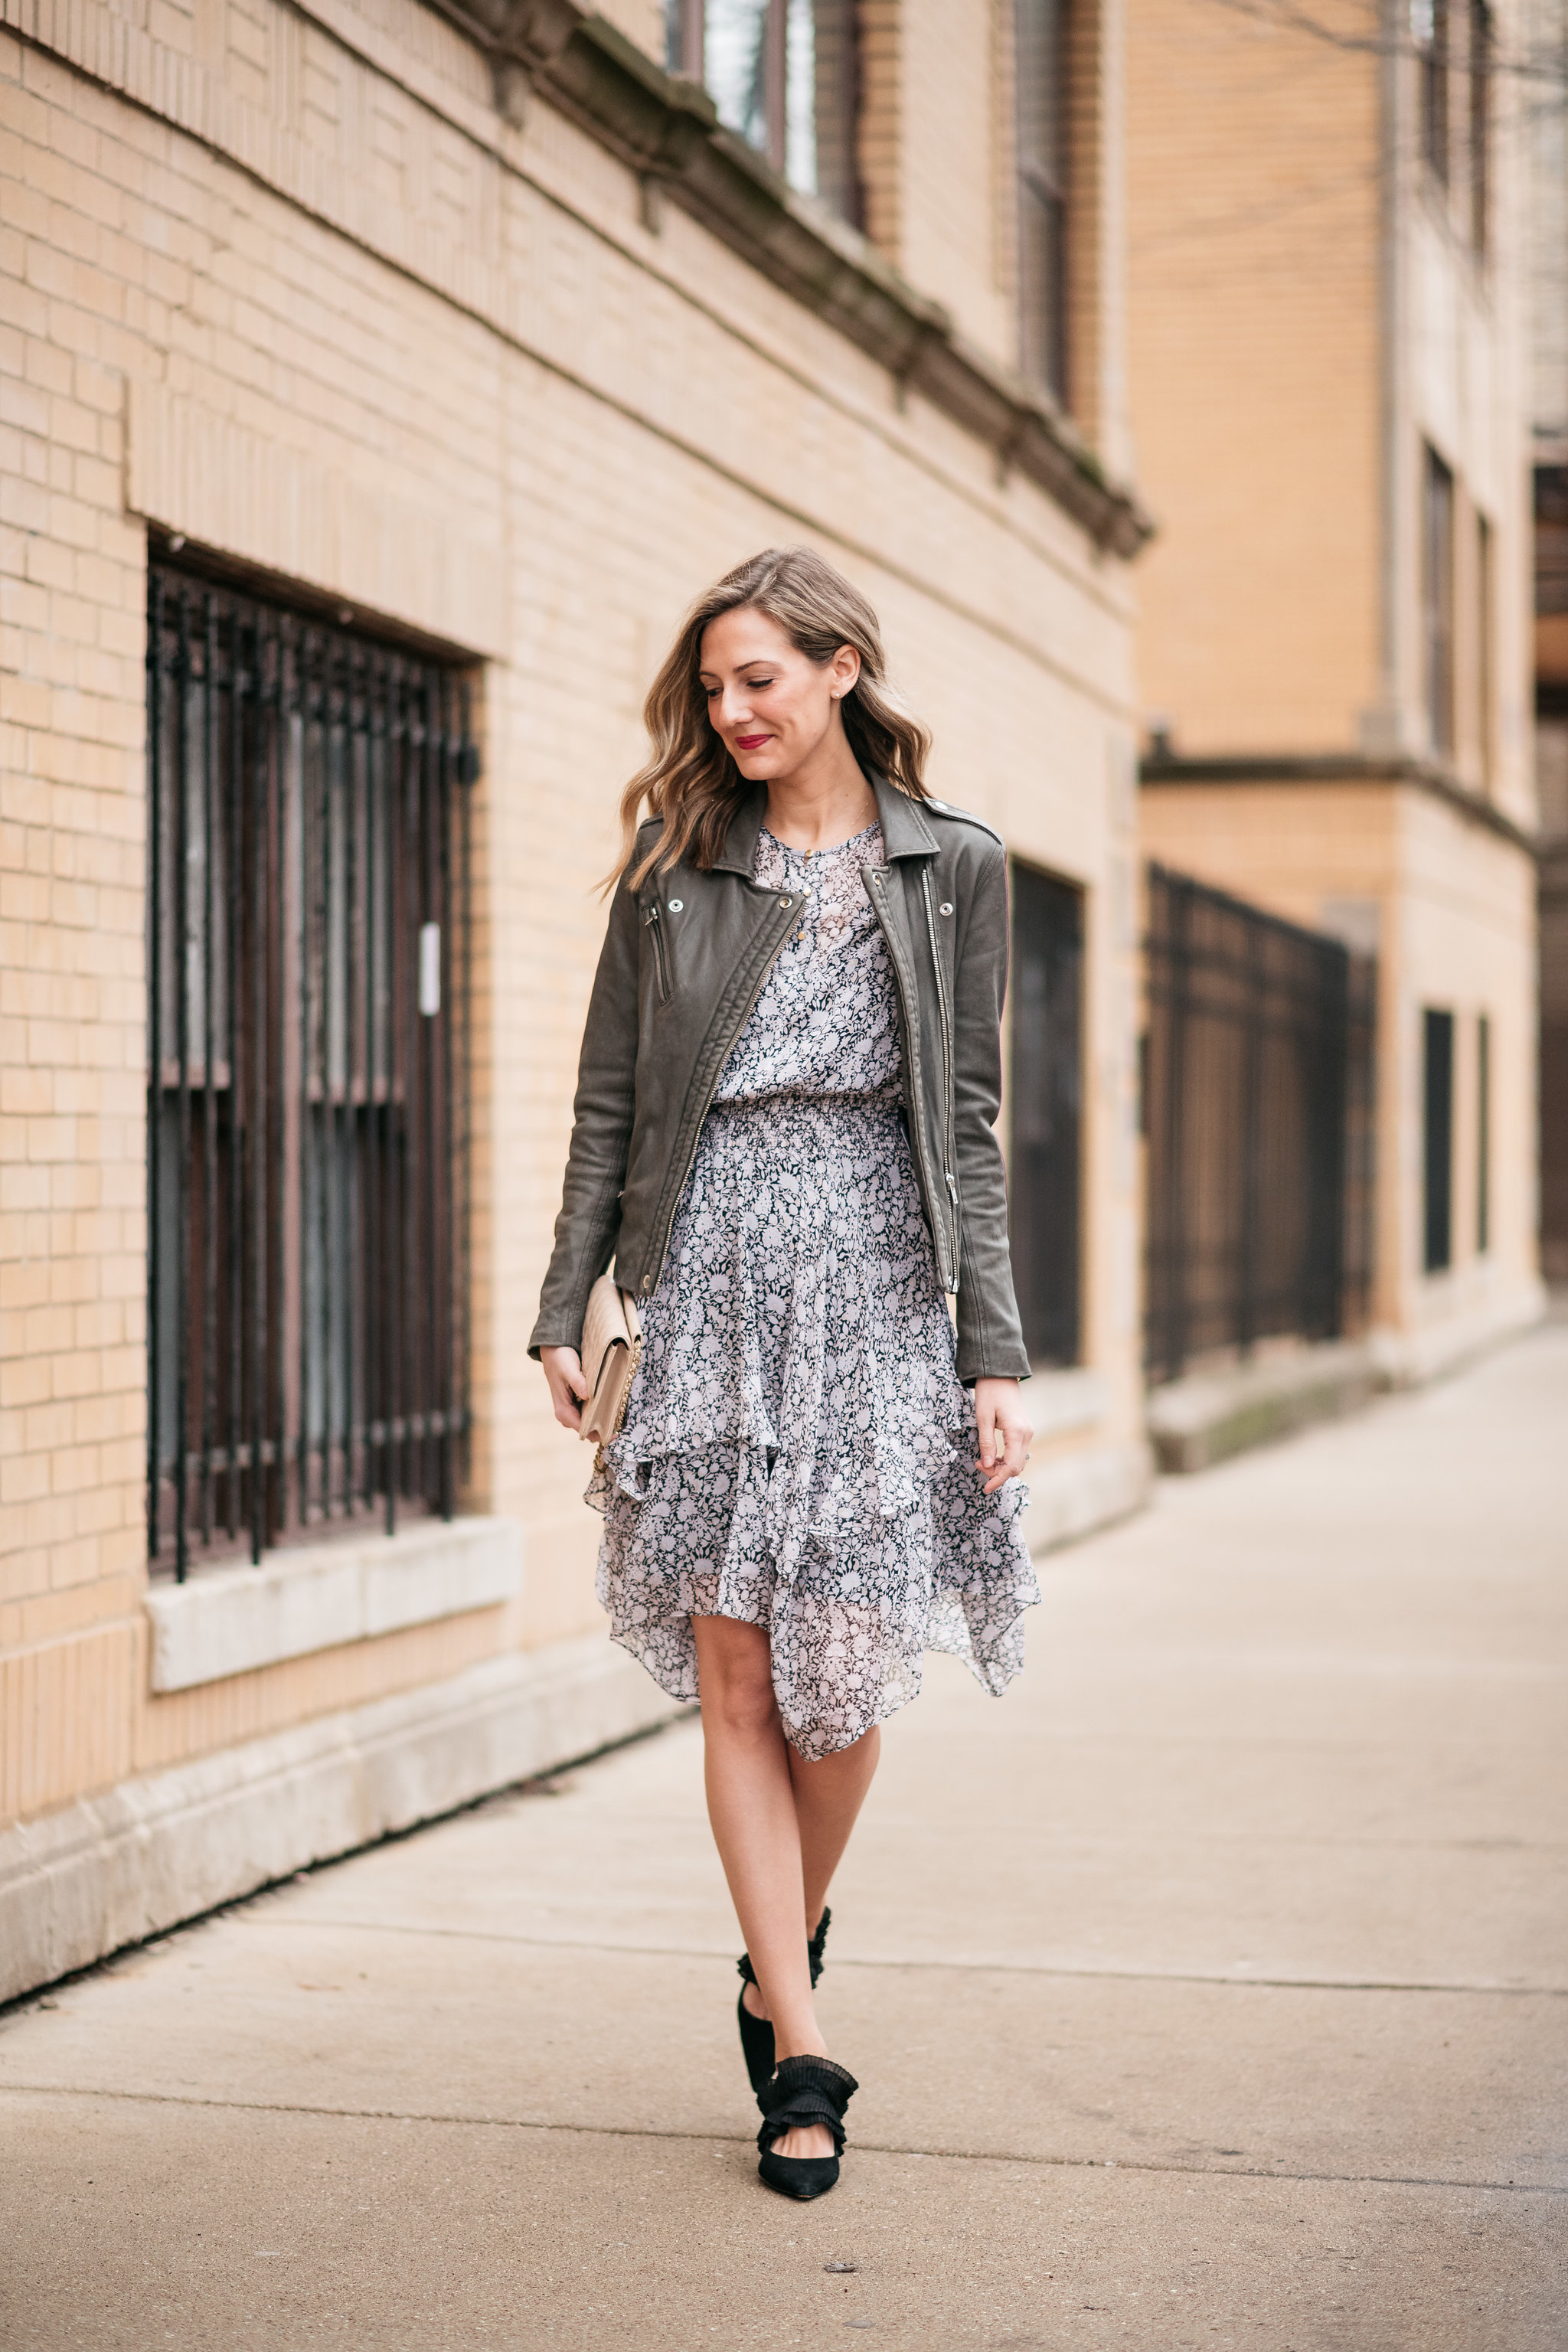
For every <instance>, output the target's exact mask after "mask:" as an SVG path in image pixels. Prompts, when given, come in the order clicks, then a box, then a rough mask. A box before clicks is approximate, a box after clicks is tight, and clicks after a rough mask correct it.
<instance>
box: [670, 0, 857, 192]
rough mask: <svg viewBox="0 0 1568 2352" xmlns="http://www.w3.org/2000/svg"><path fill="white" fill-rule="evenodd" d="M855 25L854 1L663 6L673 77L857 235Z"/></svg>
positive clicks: (685, 1)
mask: <svg viewBox="0 0 1568 2352" xmlns="http://www.w3.org/2000/svg"><path fill="white" fill-rule="evenodd" d="M858 24H859V18H858V5H857V0H666V11H665V45H666V53H667V56H668V64H669V70H670V71H671V73H678V74H684V75H685V76H686V77H687V79H689V80H691V81H699V82H701V83H703V84H704V86H705V87H706V89H708V92H709V94H710V97H711V98H712V100H713V103H714V105H715V106H716V107H717V108H718V110H719V120H720V121H721V122H722V123H724V124H725V125H726V126H727V128H728V129H730V130H731V131H737V132H738V133H739V134H740V136H741V137H742V139H744V140H745V141H746V142H747V143H748V145H750V146H752V147H754V148H756V150H757V151H758V152H759V153H760V154H763V155H765V156H766V157H767V159H768V161H769V163H772V165H773V169H774V171H776V172H782V173H784V177H785V178H786V179H787V180H788V181H789V183H790V185H791V186H792V187H795V188H798V189H799V190H800V191H801V193H802V194H804V195H808V196H816V197H819V198H820V199H821V201H822V203H824V204H825V205H827V206H829V208H830V209H831V210H832V211H834V212H836V213H837V214H838V215H839V216H840V218H841V219H844V220H847V221H848V222H849V223H850V224H851V225H852V226H855V227H857V228H858V227H860V226H863V224H864V220H865V203H864V197H863V192H862V188H861V183H860V170H859V156H858V133H859V114H860V88H859V69H860V59H859V39H858Z"/></svg>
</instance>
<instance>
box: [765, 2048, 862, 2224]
mask: <svg viewBox="0 0 1568 2352" xmlns="http://www.w3.org/2000/svg"><path fill="white" fill-rule="evenodd" d="M859 2087H860V2085H859V2084H858V2082H857V2081H856V2080H855V2077H854V2075H853V2074H850V2072H849V2070H848V2068H847V2067H845V2066H839V2065H837V2064H836V2063H835V2062H834V2061H833V2060H832V2059H831V2058H786V2059H784V2061H783V2063H781V2064H780V2065H778V2066H777V2067H775V2068H774V2070H773V2075H772V2077H771V2079H770V2080H769V2081H768V2082H766V2083H764V2084H763V2087H762V2089H761V2090H760V2091H759V2092H758V2093H757V2105H758V2106H759V2107H760V2108H761V2109H762V2111H763V2127H762V2129H761V2131H760V2132H759V2133H758V2134H757V2147H758V2148H759V2149H760V2150H761V2157H760V2159H759V2162H758V2165H757V2172H758V2175H759V2177H760V2178H761V2179H763V2180H764V2181H765V2182H766V2184H767V2186H768V2187H769V2188H770V2189H777V2191H778V2193H779V2195H780V2196H781V2197H794V2198H796V2199H798V2200H799V2201H800V2202H801V2203H802V2204H805V2203H808V2202H809V2200H811V2199H812V2198H814V2197H825V2196H826V2194H827V2191H828V2190H829V2189H831V2188H833V2187H834V2185H835V2183H836V2182H837V2179H838V2159H839V2158H840V2157H841V2156H842V2155H843V2153H844V2111H845V2109H846V2108H847V2105H849V2102H850V2100H851V2099H852V2098H853V2097H854V2095H855V2094H856V2092H857V2091H858V2089H859ZM803 2124H826V2126H827V2128H828V2130H829V2131H830V2132H831V2133H832V2134H833V2154H832V2155H831V2156H775V2155H774V2154H773V2142H774V2140H776V2139H782V2138H783V2137H784V2133H785V2132H787V2131H794V2130H795V2129H796V2128H797V2126H800V2125H803Z"/></svg>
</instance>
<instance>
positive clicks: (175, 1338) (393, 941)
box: [147, 562, 477, 1576]
mask: <svg viewBox="0 0 1568 2352" xmlns="http://www.w3.org/2000/svg"><path fill="white" fill-rule="evenodd" d="M147 646H148V653H147V662H148V714H147V716H148V785H149V801H150V822H149V874H148V930H149V940H148V950H149V961H148V970H149V1070H148V1100H147V1118H148V1223H149V1269H148V1287H149V1302H148V1303H149V1390H150V1398H149V1411H148V1537H149V1549H150V1551H151V1554H152V1557H153V1559H154V1561H157V1562H171V1563H172V1564H173V1566H174V1572H175V1574H176V1575H177V1576H183V1575H184V1573H185V1570H186V1567H187V1565H188V1562H189V1560H190V1559H191V1557H192V1556H193V1553H195V1554H197V1555H199V1556H202V1557H207V1558H212V1557H217V1556H221V1555H222V1554H224V1553H230V1554H232V1553H233V1552H234V1551H236V1550H237V1549H239V1548H240V1547H241V1545H242V1544H243V1546H244V1547H245V1548H247V1549H248V1550H249V1552H250V1554H251V1557H252V1558H253V1559H259V1557H260V1555H261V1553H262V1551H263V1550H264V1549H266V1548H267V1547H268V1546H269V1545H272V1544H276V1543H278V1542H279V1541H283V1540H287V1539H289V1538H291V1537H298V1536H300V1535H303V1534H305V1533H307V1532H309V1531H310V1530H312V1529H315V1528H321V1529H322V1530H323V1531H324V1530H326V1529H327V1528H329V1527H330V1526H331V1524H333V1523H337V1522H342V1521H347V1520H358V1521H359V1522H361V1523H362V1524H363V1522H364V1521H366V1520H367V1519H369V1518H371V1517H375V1518H378V1519H379V1520H380V1521H381V1522H382V1523H383V1524H384V1526H385V1528H386V1529H387V1531H388V1532H389V1533H390V1532H391V1530H392V1529H393V1528H394V1526H395V1523H396V1519H397V1517H398V1514H399V1513H400V1512H419V1511H437V1512H440V1513H442V1514H443V1515H446V1516H449V1515H450V1513H451V1511H452V1509H453V1507H454V1503H455V1497H456V1493H457V1489H458V1483H459V1480H460V1477H461V1475H462V1462H461V1445H462V1440H463V1433H464V1432H465V1430H466V1428H467V1414H466V1412H465V1406H464V1397H465V1383H466V1378H467V1346H466V1327H465V1303H466V1268H465V1265H464V1251H465V1240H464V1235H465V1218H464V1202H465V1190H464V1160H465V1153H464V1131H465V1126H464V1120H465V1101H466V1088H467V1034H466V1006H467V969H466V966H467V933H466V920H465V918H466V907H467V870H468V835H467V821H466V802H467V794H466V793H465V791H464V790H463V788H462V787H463V785H464V784H465V783H466V782H467V781H468V780H469V779H470V778H471V777H472V775H473V774H474V773H475V772H477V760H476V757H475V753H474V751H473V748H472V744H471V740H470V736H469V729H468V693H469V689H468V684H467V682H466V680H465V678H464V677H463V676H462V674H461V673H460V672H458V670H456V669H455V668H453V667H448V666H447V665H445V664H442V663H439V662H436V661H432V660H430V659H428V658H426V657H425V656H422V655H417V654H415V653H412V652H409V651H406V650H405V649H404V648H402V647H401V646H393V645H390V644H386V643H383V642H381V641H379V640H377V639H375V638H373V637H371V636H369V635H361V634H359V633H358V632H355V631H353V630H350V629H345V628H342V627H337V626H332V625H327V624H324V623H323V622H321V621H320V620H316V619H311V618H308V617H307V616H306V615H304V614H302V613H298V612H295V611H292V610H289V609H286V608H283V607H281V606H279V605H277V604H272V603H270V602H264V601H262V600H261V599H259V598H257V597H252V596H247V595H245V594H242V593H237V591H235V590H233V589H231V588H228V587H225V586H220V585H217V584H216V583H213V582H211V581H208V580H205V579H203V578H200V577H197V576H195V575H193V574H192V573H190V572H184V571H183V570H177V569H175V568H174V567H172V566H170V565H167V564H164V563H162V562H154V563H153V565H152V566H151V568H150V574H149V610H148V639H147Z"/></svg>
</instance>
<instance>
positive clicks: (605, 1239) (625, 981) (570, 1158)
mask: <svg viewBox="0 0 1568 2352" xmlns="http://www.w3.org/2000/svg"><path fill="white" fill-rule="evenodd" d="M628 870H629V869H628ZM638 951H639V950H638V940H637V900H636V899H635V898H633V896H632V894H631V892H630V891H629V890H628V889H627V887H626V877H625V876H624V875H623V877H621V879H620V881H619V882H617V883H616V895H615V898H614V899H613V900H612V902H611V906H610V921H609V928H608V929H607V930H606V931H605V944H604V946H603V948H602V949H601V950H600V951H599V969H598V971H596V972H595V976H594V992H593V994H592V996H591V997H590V998H589V1000H588V1019H587V1024H586V1026H585V1027H584V1032H583V1051H582V1055H581V1057H580V1059H579V1061H578V1065H577V1097H576V1101H575V1103H574V1106H573V1119H572V1147H571V1150H570V1151H569V1152H568V1153H567V1157H566V1181H565V1182H564V1184H563V1187H562V1198H561V1213H560V1215H559V1216H558V1217H557V1218H556V1220H555V1246H554V1248H553V1249H552V1252H551V1255H550V1265H549V1267H548V1270H547V1271H546V1274H545V1276H544V1287H543V1289H542V1292H541V1294H540V1300H539V1317H538V1320H537V1321H536V1322H535V1324H534V1327H533V1330H532V1333H531V1336H530V1339H529V1342H528V1352H529V1354H530V1355H531V1356H535V1357H536V1356H537V1355H538V1354H539V1351H540V1349H542V1348H575V1347H578V1346H580V1345H581V1343H582V1339H583V1317H584V1313H585V1311H586V1309H587V1305H588V1293H589V1292H590V1290H592V1288H593V1287H594V1285H595V1282H596V1281H597V1280H598V1278H599V1276H600V1275H602V1274H603V1273H604V1271H605V1267H606V1266H607V1265H609V1263H610V1260H611V1258H612V1257H613V1256H614V1255H615V1248H616V1234H617V1233H618V1231H619V1228H620V1222H621V1190H622V1187H623V1186H624V1184H625V1182H626V1154H627V1151H628V1150H629V1148H630V1144H631V1134H632V1114H633V1110H634V1108H635V1104H636V1098H637V958H638Z"/></svg>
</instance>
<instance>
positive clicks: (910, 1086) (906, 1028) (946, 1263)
mask: <svg viewBox="0 0 1568 2352" xmlns="http://www.w3.org/2000/svg"><path fill="white" fill-rule="evenodd" d="M887 872H888V868H887V867H886V866H872V867H871V869H870V873H869V876H868V879H869V881H870V884H871V888H870V891H869V894H868V895H869V897H870V900H871V905H872V908H873V909H874V911H875V913H876V917H877V920H878V922H879V925H880V926H881V931H882V937H883V939H884V940H886V942H887V948H888V961H889V963H890V964H891V965H892V967H893V982H894V985H895V986H896V988H897V989H898V992H899V1018H900V1023H901V1024H902V1027H903V1033H904V1087H905V1090H906V1092H907V1094H908V1096H909V1103H910V1129H911V1130H912V1134H913V1139H914V1147H915V1162H916V1165H917V1167H918V1169H919V1171H920V1179H921V1192H923V1193H924V1195H925V1204H926V1216H927V1218H928V1219H929V1221H930V1223H931V1238H932V1240H933V1241H934V1242H935V1244H936V1250H937V1257H938V1259H939V1260H940V1262H941V1263H940V1265H939V1269H938V1270H939V1272H940V1273H941V1275H942V1288H943V1289H944V1290H946V1291H949V1292H953V1291H956V1290H957V1288H958V1276H957V1275H956V1274H955V1273H954V1272H953V1270H952V1264H951V1262H950V1252H951V1250H952V1234H951V1233H949V1232H948V1231H946V1230H945V1228H944V1226H943V1225H942V1223H940V1222H939V1220H938V1217H937V1202H938V1199H939V1197H940V1196H939V1195H938V1192H937V1189H936V1186H935V1185H934V1184H933V1183H932V1181H931V1162H930V1158H929V1155H928V1153H927V1150H926V1134H925V1120H924V1119H923V1118H922V1117H921V1106H920V1096H919V1091H918V1088H917V1086H916V1077H917V1065H918V1060H919V1054H918V1036H919V1032H918V1029H917V1027H916V1024H915V1021H914V1017H913V1015H912V1014H911V1013H910V1003H909V998H908V996H907V995H906V994H905V991H904V975H903V971H902V969H901V967H900V962H899V950H898V946H897V943H896V941H895V940H894V938H893V935H892V933H891V931H890V930H889V929H888V919H887V914H886V911H885V909H884V908H883V905H882V888H883V883H884V877H885V876H886V874H887ZM947 1181H948V1186H949V1190H950V1192H952V1193H953V1195H954V1200H955V1204H956V1192H955V1188H954V1187H953V1184H952V1176H951V1175H949V1176H948V1180H947Z"/></svg>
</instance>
